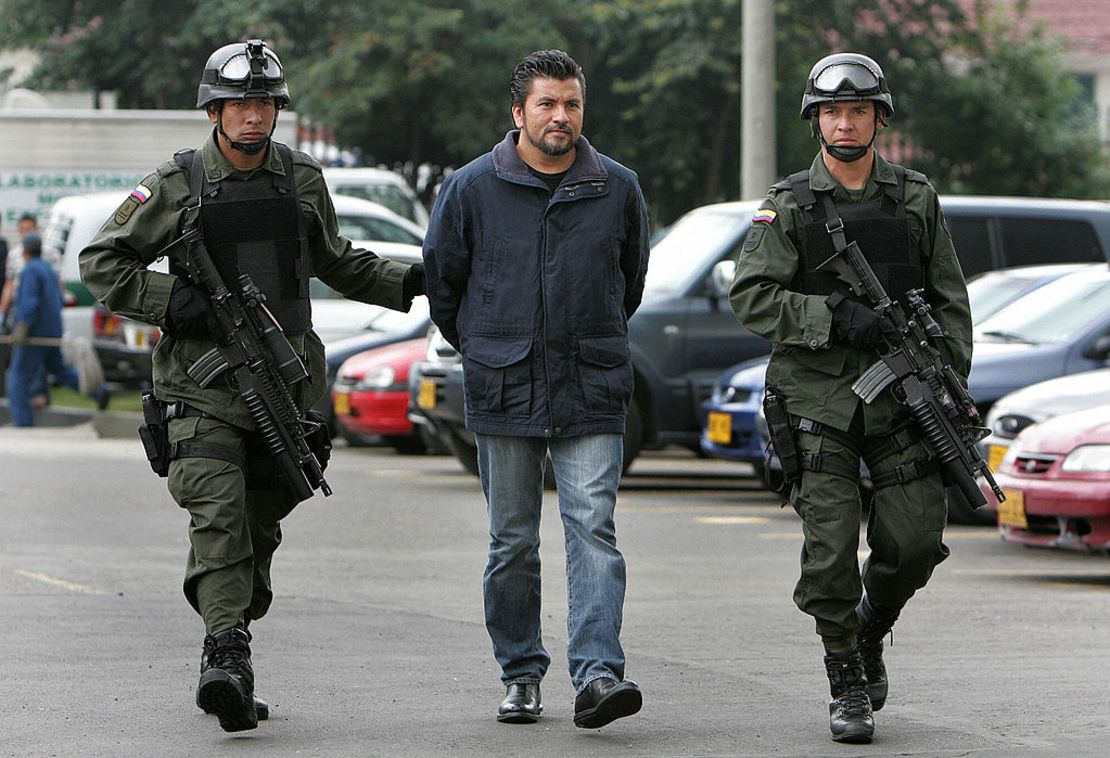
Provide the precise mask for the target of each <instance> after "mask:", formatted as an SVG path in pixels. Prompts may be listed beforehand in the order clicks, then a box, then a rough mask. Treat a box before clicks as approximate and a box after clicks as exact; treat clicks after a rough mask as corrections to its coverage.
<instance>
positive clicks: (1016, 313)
mask: <svg viewBox="0 0 1110 758" xmlns="http://www.w3.org/2000/svg"><path fill="white" fill-rule="evenodd" d="M1107 313H1110V275H1106V274H1102V275H1098V274H1094V273H1091V272H1086V271H1084V272H1082V273H1079V274H1071V275H1069V276H1065V277H1062V278H1060V279H1057V280H1056V281H1054V282H1051V283H1049V284H1046V285H1044V286H1043V287H1039V288H1037V289H1035V290H1033V291H1032V292H1030V293H1029V294H1028V295H1025V296H1024V297H1022V298H1019V299H1018V300H1016V301H1014V302H1013V303H1011V304H1010V305H1008V306H1006V307H1005V308H1003V309H1002V310H1000V311H999V312H998V313H996V314H994V315H993V316H991V317H990V318H988V319H987V320H986V321H984V322H983V323H981V324H980V325H979V326H978V327H976V330H975V338H976V339H984V340H990V341H1003V342H1006V341H1019V342H1032V343H1036V344H1041V343H1053V344H1059V343H1062V342H1068V341H1069V340H1071V339H1074V338H1075V337H1076V336H1077V335H1079V334H1081V333H1083V332H1084V331H1086V330H1087V329H1089V328H1090V327H1091V326H1092V325H1094V324H1095V323H1097V322H1098V321H1100V320H1101V319H1104V318H1105V317H1106V315H1107Z"/></svg>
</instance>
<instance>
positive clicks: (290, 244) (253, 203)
mask: <svg viewBox="0 0 1110 758" xmlns="http://www.w3.org/2000/svg"><path fill="white" fill-rule="evenodd" d="M271 145H272V146H273V147H274V149H276V150H277V151H278V156H279V157H280V158H281V163H282V166H283V167H284V169H285V175H284V176H279V175H277V174H274V173H271V172H268V171H259V172H258V173H256V174H255V175H254V176H252V177H251V178H250V179H247V180H245V181H243V180H239V179H234V178H229V179H225V180H224V181H221V182H220V183H218V184H212V183H211V182H209V181H208V177H207V176H206V175H205V172H204V160H203V154H202V153H200V152H198V151H192V150H184V151H181V152H180V153H177V154H176V155H175V156H174V160H176V161H177V163H178V164H179V165H180V166H182V167H183V168H185V169H186V170H187V171H189V172H190V174H189V177H190V180H189V187H190V193H191V195H192V197H191V199H190V202H189V205H190V207H196V206H197V201H198V200H199V209H200V214H199V215H200V227H201V231H202V232H203V235H204V244H205V246H206V247H207V249H208V254H209V255H210V256H212V262H213V263H214V264H215V265H216V269H217V270H218V271H219V272H220V277H221V278H222V279H223V280H224V284H226V285H227V286H228V288H229V289H232V290H238V289H239V283H238V282H239V275H240V274H243V273H245V274H249V275H250V278H251V281H253V282H254V284H255V286H257V287H258V289H259V290H261V291H262V293H263V294H265V295H266V306H267V308H269V310H270V312H271V313H273V314H274V318H276V319H277V321H278V323H279V324H280V325H281V328H282V330H283V331H286V332H303V331H307V330H308V329H310V328H312V308H311V305H310V301H309V298H308V280H309V276H310V275H311V272H310V261H309V255H308V233H307V231H306V224H305V220H304V215H303V214H302V212H301V204H300V201H299V200H298V199H297V187H296V183H295V182H294V180H293V154H292V151H291V150H290V149H289V147H287V146H286V145H283V144H281V143H279V142H272V143H271ZM171 270H172V266H171Z"/></svg>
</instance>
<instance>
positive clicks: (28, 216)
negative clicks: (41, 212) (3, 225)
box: [19, 213, 39, 226]
mask: <svg viewBox="0 0 1110 758" xmlns="http://www.w3.org/2000/svg"><path fill="white" fill-rule="evenodd" d="M24 221H30V222H31V223H32V224H34V225H35V226H38V225H39V220H38V219H37V218H35V214H33V213H24V214H23V215H22V216H20V217H19V223H21V224H22V223H23V222H24Z"/></svg>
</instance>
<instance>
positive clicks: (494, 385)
mask: <svg viewBox="0 0 1110 758" xmlns="http://www.w3.org/2000/svg"><path fill="white" fill-rule="evenodd" d="M531 355H532V337H531V335H529V336H524V337H494V336H486V335H482V336H472V337H471V338H470V340H469V344H468V345H467V346H466V349H465V351H464V352H463V378H464V380H465V382H466V401H467V404H468V407H469V408H470V409H471V410H473V411H474V412H476V413H497V414H506V415H509V416H530V415H531V414H532V392H533V387H532V361H531Z"/></svg>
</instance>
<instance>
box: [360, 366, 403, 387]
mask: <svg viewBox="0 0 1110 758" xmlns="http://www.w3.org/2000/svg"><path fill="white" fill-rule="evenodd" d="M395 381H397V372H396V371H394V370H393V367H392V366H378V367H377V368H376V369H372V370H370V371H367V372H366V373H365V374H364V375H363V377H362V379H359V380H358V381H357V382H355V384H354V387H353V389H356V390H384V389H387V388H389V387H392V386H393V383H394V382H395Z"/></svg>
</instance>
